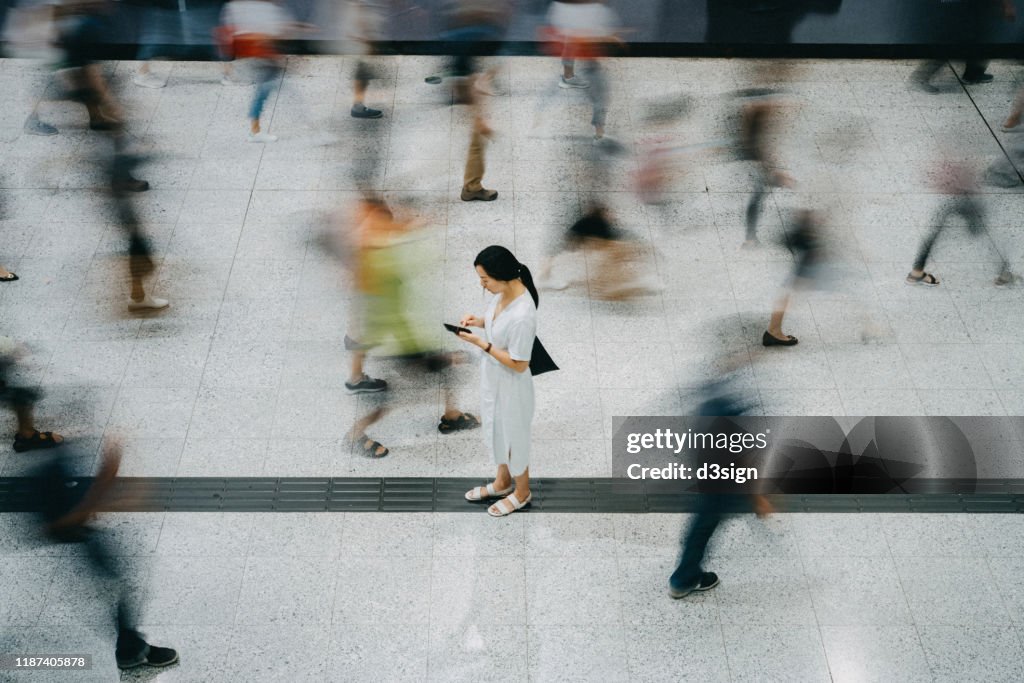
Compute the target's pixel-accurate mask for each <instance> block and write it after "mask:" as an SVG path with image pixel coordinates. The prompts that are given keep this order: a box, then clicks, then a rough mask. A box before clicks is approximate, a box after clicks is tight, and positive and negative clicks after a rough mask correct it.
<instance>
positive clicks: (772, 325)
mask: <svg viewBox="0 0 1024 683" xmlns="http://www.w3.org/2000/svg"><path fill="white" fill-rule="evenodd" d="M787 246H788V247H789V249H790V251H791V252H793V256H794V259H795V262H794V265H793V273H792V274H791V275H790V276H789V278H788V279H787V280H786V283H785V284H784V285H783V293H782V294H781V295H780V296H779V299H778V301H777V302H776V303H775V308H774V310H772V315H771V318H770V319H769V321H768V329H767V330H766V331H765V333H764V335H762V337H761V344H762V345H763V346H796V344H797V342H798V340H797V338H796V337H794V336H792V335H789V334H786V333H785V332H783V331H782V321H783V318H785V316H786V309H787V308H789V300H790V297H792V295H793V293H794V292H796V291H799V290H801V289H806V288H809V287H813V286H814V285H815V284H817V283H819V282H820V281H821V278H822V277H823V273H822V270H823V265H824V260H825V247H824V240H823V239H822V235H821V225H820V219H819V218H818V216H817V215H816V214H815V213H814V212H813V211H810V210H808V209H803V210H800V211H798V212H797V213H796V215H795V217H794V226H793V231H792V234H790V235H789V237H788V239H787Z"/></svg>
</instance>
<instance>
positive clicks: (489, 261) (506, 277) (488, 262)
mask: <svg viewBox="0 0 1024 683" xmlns="http://www.w3.org/2000/svg"><path fill="white" fill-rule="evenodd" d="M473 265H474V266H480V267H481V268H483V269H484V272H485V273H487V275H488V276H490V277H491V278H494V279H495V280H500V281H501V282H509V281H511V280H515V279H516V278H519V279H520V280H522V281H523V285H524V286H525V287H526V289H527V291H528V292H530V296H531V297H533V304H534V305H535V306H539V305H540V295H539V294H537V286H536V285H535V284H533V275H531V274H530V269H529V268H527V267H526V266H524V265H523V264H522V263H520V262H519V260H518V259H516V257H515V256H514V255H513V254H512V252H511V251H509V250H508V249H506V248H505V247H502V246H498V245H496V244H492V245H491V246H489V247H487V248H486V249H484V250H483V251H481V252H480V253H479V254H477V255H476V259H475V260H474V261H473Z"/></svg>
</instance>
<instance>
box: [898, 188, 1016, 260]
mask: <svg viewBox="0 0 1024 683" xmlns="http://www.w3.org/2000/svg"><path fill="white" fill-rule="evenodd" d="M956 216H959V217H961V218H963V219H964V222H965V223H966V224H967V231H968V232H969V233H970V234H971V235H979V234H981V233H982V232H983V231H984V230H985V211H984V208H983V207H982V205H981V202H980V201H978V199H976V198H975V197H973V196H971V195H967V194H964V195H957V196H956V197H954V198H952V199H950V200H948V201H947V202H946V203H945V204H944V205H943V206H942V208H941V209H939V212H938V214H937V215H936V216H935V225H934V227H933V228H932V229H931V232H929V233H928V235H927V237H925V238H924V241H923V242H921V246H920V247H919V248H918V250H917V257H916V258H915V259H914V270H924V266H925V263H926V262H927V261H928V255H929V254H931V251H932V248H933V247H934V246H935V242H936V241H937V240H938V239H939V235H941V234H942V232H943V231H944V230H945V229H946V226H947V225H948V223H949V219H951V218H954V217H956ZM1000 258H1001V260H1002V263H1001V265H1000V270H999V272H1000V274H1002V273H1008V272H1009V270H1010V264H1009V263H1008V262H1007V260H1006V257H1005V256H1000Z"/></svg>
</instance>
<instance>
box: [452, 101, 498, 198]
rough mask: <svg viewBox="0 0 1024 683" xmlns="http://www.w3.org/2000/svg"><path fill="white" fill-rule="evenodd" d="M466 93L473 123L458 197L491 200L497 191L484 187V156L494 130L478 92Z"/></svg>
mask: <svg viewBox="0 0 1024 683" xmlns="http://www.w3.org/2000/svg"><path fill="white" fill-rule="evenodd" d="M467 93H468V95H467V96H468V97H469V98H470V107H471V108H472V112H473V123H472V130H471V132H470V138H469V151H468V152H467V153H466V168H465V170H464V171H463V174H462V192H461V193H460V194H459V198H460V199H462V201H464V202H472V201H482V202H493V201H494V200H495V199H497V198H498V191H497V190H488V189H487V188H485V187H484V185H483V180H484V172H485V171H486V164H485V161H484V156H485V153H486V152H487V141H488V140H490V139H491V138H492V137H493V136H494V131H493V130H492V129H491V127H490V126H489V125H488V124H487V120H486V111H485V105H484V103H483V102H482V101H481V95H480V93H478V92H473V90H472V89H467Z"/></svg>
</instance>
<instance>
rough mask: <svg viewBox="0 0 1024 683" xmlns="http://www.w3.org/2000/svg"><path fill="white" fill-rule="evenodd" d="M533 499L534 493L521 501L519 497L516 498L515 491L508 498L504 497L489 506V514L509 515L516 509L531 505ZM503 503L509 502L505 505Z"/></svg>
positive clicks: (492, 515) (496, 515)
mask: <svg viewBox="0 0 1024 683" xmlns="http://www.w3.org/2000/svg"><path fill="white" fill-rule="evenodd" d="M532 500H533V494H532V493H531V494H530V495H528V496H527V497H526V500H524V501H523V502H521V503H520V502H519V499H518V498H516V494H514V493H513V494H510V495H509V496H508V498H502V499H501V500H499V501H498V502H497V503H495V504H494V505H492V506H491V507H489V508H487V514H489V515H490V516H491V517H507V516H508V515H511V514H512V513H513V512H515V511H516V510H522V509H523V508H524V507H526V506H527V505H529V504H530V501H532ZM503 503H507V505H503Z"/></svg>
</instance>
